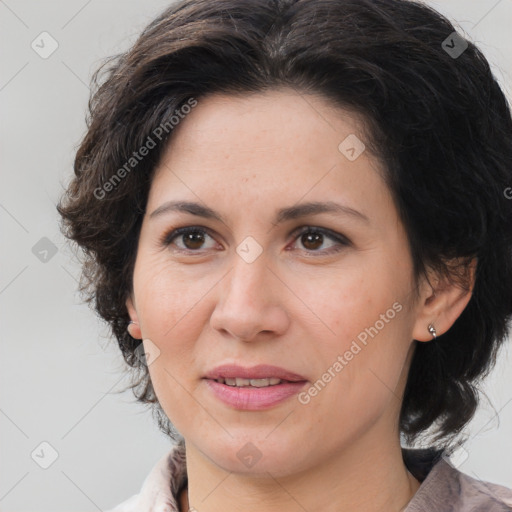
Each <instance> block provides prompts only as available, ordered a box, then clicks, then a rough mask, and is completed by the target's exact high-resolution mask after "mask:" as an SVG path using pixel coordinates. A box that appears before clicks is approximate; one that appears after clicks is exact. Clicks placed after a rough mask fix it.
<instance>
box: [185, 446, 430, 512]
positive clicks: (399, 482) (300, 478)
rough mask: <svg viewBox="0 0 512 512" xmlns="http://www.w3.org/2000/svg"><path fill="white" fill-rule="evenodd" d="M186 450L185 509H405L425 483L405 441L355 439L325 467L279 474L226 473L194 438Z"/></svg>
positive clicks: (284, 511) (382, 511)
mask: <svg viewBox="0 0 512 512" xmlns="http://www.w3.org/2000/svg"><path fill="white" fill-rule="evenodd" d="M356 444H357V445H358V447H357V448H356V447H355V445H356ZM369 448H371V447H369ZM186 451H187V474H188V489H186V490H185V491H184V493H183V494H182V495H181V497H180V507H181V510H182V511H187V510H188V509H189V508H190V509H191V510H193V511H194V510H197V511H199V512H221V511H222V512H238V511H240V512H241V511H244V512H261V509H262V508H264V509H265V510H266V511H269V512H272V511H276V512H277V511H279V512H297V511H302V510H308V511H310V512H316V511H318V512H320V511H322V512H338V511H340V510H343V512H356V511H357V512H359V511H360V510H365V511H366V512H391V511H396V512H399V511H403V510H404V509H405V508H406V506H407V504H408V502H409V501H410V500H411V499H412V497H413V496H414V494H415V493H416V491H417V490H418V488H419V486H420V483H419V482H418V481H417V480H416V479H415V478H414V477H413V476H412V475H411V474H410V473H409V472H408V471H407V468H406V467H405V465H404V463H403V459H402V453H401V447H400V443H399V441H396V442H394V443H393V442H389V443H381V444H376V445H374V447H373V449H368V450H367V451H361V446H359V443H355V444H354V445H352V447H351V448H349V449H347V450H344V451H343V453H339V454H334V455H333V456H332V457H330V458H329V459H327V460H324V461H323V463H322V464H321V465H318V466H315V467H312V468H309V469H308V470H307V471H302V472H299V473H293V474H290V475H288V476H285V477H279V478H275V477H273V476H272V475H271V474H270V473H268V472H267V473H266V474H264V475H262V474H258V475H254V474H237V473H233V472H229V471H225V470H223V469H222V468H220V467H219V466H217V465H215V464H213V463H212V461H211V460H210V459H208V458H206V457H205V456H204V455H203V454H202V453H201V452H200V451H198V450H197V449H196V448H195V447H194V446H193V445H191V444H190V443H188V442H187V446H186Z"/></svg>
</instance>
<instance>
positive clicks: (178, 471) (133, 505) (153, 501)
mask: <svg viewBox="0 0 512 512" xmlns="http://www.w3.org/2000/svg"><path fill="white" fill-rule="evenodd" d="M186 483H187V473H186V459H185V446H184V444H183V443H182V442H179V443H178V444H176V445H174V446H173V447H172V448H171V449H170V450H169V451H168V452H167V453H166V454H165V455H164V456H163V457H161V458H160V459H159V460H158V462H157V463H156V464H155V465H154V466H153V468H152V469H151V471H150V473H149V474H148V476H147V477H146V479H145V480H144V483H143V484H142V487H141V490H140V492H139V493H138V494H135V495H134V496H132V497H131V498H129V499H127V500H125V501H123V502H122V503H120V504H119V505H116V506H115V507H114V508H112V509H108V510H106V511H105V512H149V511H152V510H157V509H158V510H165V511H166V512H177V511H178V510H179V508H178V504H177V503H178V494H179V492H180V490H181V489H182V488H183V486H184V485H186ZM159 507H162V508H159Z"/></svg>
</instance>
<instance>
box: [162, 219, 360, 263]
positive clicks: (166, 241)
mask: <svg viewBox="0 0 512 512" xmlns="http://www.w3.org/2000/svg"><path fill="white" fill-rule="evenodd" d="M189 233H201V234H206V235H208V236H209V237H211V238H213V237H212V235H210V233H209V230H208V229H205V228H202V227H200V226H187V227H183V228H177V229H174V230H170V231H168V232H167V233H165V234H164V235H163V236H162V238H161V240H160V244H161V245H162V246H163V247H168V246H169V245H171V244H172V241H173V240H174V239H175V238H177V237H179V236H180V235H186V234H189ZM306 233H320V234H321V235H323V236H324V237H327V238H329V239H331V240H333V241H335V242H337V243H338V244H339V246H338V247H334V248H330V249H328V250H323V251H318V250H312V249H310V250H308V249H304V251H305V252H308V253H318V254H320V255H322V256H325V255H329V254H334V253H337V252H340V251H341V250H343V249H344V248H345V247H347V246H349V245H351V242H350V240H348V238H346V237H345V236H343V235H341V234H339V233H336V232H334V231H331V230H329V229H325V228H320V227H315V226H304V227H301V228H299V229H296V230H295V231H294V232H293V233H292V235H293V236H294V242H295V241H296V240H298V239H299V238H300V237H301V236H302V235H305V234H306ZM176 250H177V251H178V252H181V253H189V254H190V253H192V254H194V253H195V254H200V251H201V250H200V249H198V250H196V251H194V250H192V249H181V248H177V249H176Z"/></svg>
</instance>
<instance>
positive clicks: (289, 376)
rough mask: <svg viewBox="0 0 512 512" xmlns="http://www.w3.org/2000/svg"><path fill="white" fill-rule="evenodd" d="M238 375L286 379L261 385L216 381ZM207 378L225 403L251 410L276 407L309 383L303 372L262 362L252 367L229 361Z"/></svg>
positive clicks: (209, 373)
mask: <svg viewBox="0 0 512 512" xmlns="http://www.w3.org/2000/svg"><path fill="white" fill-rule="evenodd" d="M236 377H240V378H243V379H268V378H270V377H276V378H278V379H281V380H283V381H285V382H281V383H280V384H276V385H274V386H267V387H261V388H258V387H249V386H248V387H235V386H228V385H227V384H223V383H221V382H217V380H216V379H220V378H224V379H234V378H236ZM203 380H204V381H205V383H206V384H207V386H208V389H209V390H210V391H211V392H213V394H214V395H215V396H216V398H218V399H219V400H220V401H222V402H223V403H224V404H226V405H229V406H230V407H233V408H235V409H242V410H247V411H259V410H262V409H268V408H269V407H272V406H275V405H277V404H279V403H281V402H283V401H285V400H287V399H288V398H290V397H292V396H294V395H296V394H297V393H298V392H299V391H300V390H301V389H302V388H303V387H304V385H305V384H306V383H307V379H306V378H304V377H303V376H302V375H298V374H297V373H294V372H291V371H289V370H285V369H284V368H280V367H279V366H273V365H268V364H260V365H257V366H251V367H249V368H246V367H243V366H238V365H233V364H225V365H221V366H217V367H216V368H214V369H213V370H211V371H209V372H208V373H207V374H206V375H205V377H203Z"/></svg>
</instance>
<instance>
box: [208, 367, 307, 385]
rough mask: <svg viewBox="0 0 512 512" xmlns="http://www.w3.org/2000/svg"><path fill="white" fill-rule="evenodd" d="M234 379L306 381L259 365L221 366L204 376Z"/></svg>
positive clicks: (303, 378)
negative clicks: (247, 366) (273, 378)
mask: <svg viewBox="0 0 512 512" xmlns="http://www.w3.org/2000/svg"><path fill="white" fill-rule="evenodd" d="M236 377H240V378H242V379H269V378H270V377H276V378H277V379H281V380H287V381H289V382H302V381H306V380H307V379H306V378H305V377H303V376H302V375H298V374H297V373H293V372H291V371H288V370H285V369H284V368H280V367H279V366H273V365H269V364H259V365H257V366H251V367H249V368H246V367H243V366H239V365H235V364H223V365H221V366H217V367H216V368H214V369H213V370H211V371H209V372H208V373H207V374H206V375H205V376H204V378H205V379H210V380H216V379H220V378H223V379H235V378H236Z"/></svg>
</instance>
